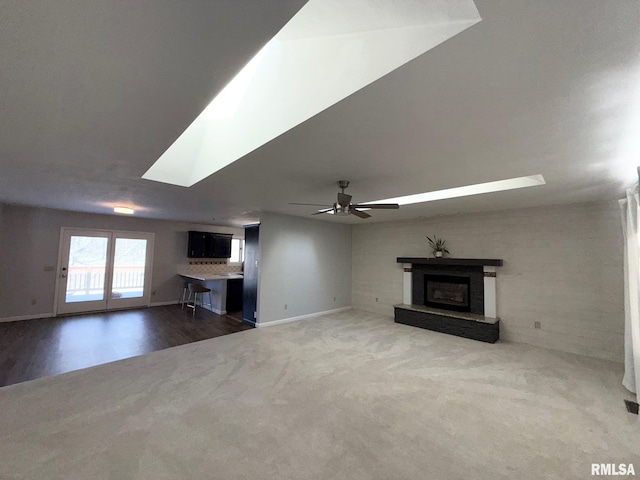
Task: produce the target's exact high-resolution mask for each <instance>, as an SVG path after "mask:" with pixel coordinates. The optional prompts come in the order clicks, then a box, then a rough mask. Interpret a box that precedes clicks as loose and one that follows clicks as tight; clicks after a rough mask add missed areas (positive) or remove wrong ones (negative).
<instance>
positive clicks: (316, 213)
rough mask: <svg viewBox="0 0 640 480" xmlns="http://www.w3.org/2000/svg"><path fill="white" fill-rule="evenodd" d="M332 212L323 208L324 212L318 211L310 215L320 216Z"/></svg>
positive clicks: (331, 209) (330, 209)
mask: <svg viewBox="0 0 640 480" xmlns="http://www.w3.org/2000/svg"><path fill="white" fill-rule="evenodd" d="M329 212H333V208H325V209H324V210H320V211H319V212H315V213H312V214H311V215H322V214H323V213H329Z"/></svg>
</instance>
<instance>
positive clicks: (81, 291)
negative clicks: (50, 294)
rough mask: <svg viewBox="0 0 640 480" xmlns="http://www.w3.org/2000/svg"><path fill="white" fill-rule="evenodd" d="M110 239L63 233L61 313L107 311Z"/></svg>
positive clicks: (98, 234)
mask: <svg viewBox="0 0 640 480" xmlns="http://www.w3.org/2000/svg"><path fill="white" fill-rule="evenodd" d="M110 239H111V235H110V234H109V233H108V232H82V231H73V230H71V231H69V230H67V231H65V232H63V235H62V252H61V253H62V255H61V257H62V258H61V264H60V267H59V272H58V273H59V275H58V276H59V285H58V291H59V293H58V313H75V312H84V311H90V310H102V309H105V308H106V306H107V292H106V288H105V287H106V285H107V276H108V259H109V242H110Z"/></svg>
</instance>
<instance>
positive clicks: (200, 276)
mask: <svg viewBox="0 0 640 480" xmlns="http://www.w3.org/2000/svg"><path fill="white" fill-rule="evenodd" d="M178 275H180V276H181V277H184V278H187V279H191V280H200V281H201V282H205V281H208V280H242V279H243V278H244V276H243V275H242V273H179V274H178Z"/></svg>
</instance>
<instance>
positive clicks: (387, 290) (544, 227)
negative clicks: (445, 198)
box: [352, 201, 624, 362]
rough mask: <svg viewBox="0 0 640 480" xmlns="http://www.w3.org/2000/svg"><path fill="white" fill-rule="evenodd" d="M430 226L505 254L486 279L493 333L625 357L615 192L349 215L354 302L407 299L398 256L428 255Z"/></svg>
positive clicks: (450, 240) (457, 251) (462, 248)
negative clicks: (489, 206)
mask: <svg viewBox="0 0 640 480" xmlns="http://www.w3.org/2000/svg"><path fill="white" fill-rule="evenodd" d="M434 234H437V235H438V237H443V238H445V239H446V240H447V246H448V247H449V250H450V251H451V257H457V258H502V259H503V260H504V265H503V266H502V267H499V268H498V269H497V273H498V274H497V277H496V278H495V279H493V280H494V281H495V283H496V294H497V305H498V316H499V317H500V338H502V339H504V340H508V341H515V342H522V343H528V344H532V345H538V346H541V347H545V348H550V349H556V350H561V351H565V352H573V353H577V354H580V355H587V356H592V357H597V358H604V359H608V360H614V361H617V362H622V361H623V359H624V342H623V338H624V297H623V266H622V254H623V247H622V228H621V223H620V212H619V208H618V202H617V201H612V202H599V203H589V204H574V205H561V206H553V207H538V208H527V209H517V210H508V211H500V212H487V213H475V214H464V215H450V216H441V217H432V218H423V219H415V220H403V221H396V222H382V223H369V224H366V223H364V222H363V223H362V224H358V225H354V226H353V247H352V252H353V254H352V259H353V262H352V263H353V287H352V292H353V299H352V304H353V308H354V309H360V310H365V311H370V312H376V313H381V314H383V315H389V316H390V317H391V316H393V305H394V304H399V303H404V301H403V288H404V265H402V264H399V263H397V262H396V258H397V257H403V256H406V257H427V256H430V255H431V253H430V251H429V248H428V246H427V239H426V238H425V236H426V235H429V236H433V235H434ZM485 315H486V313H485ZM535 322H540V326H541V328H540V329H536V328H535V326H534V325H535Z"/></svg>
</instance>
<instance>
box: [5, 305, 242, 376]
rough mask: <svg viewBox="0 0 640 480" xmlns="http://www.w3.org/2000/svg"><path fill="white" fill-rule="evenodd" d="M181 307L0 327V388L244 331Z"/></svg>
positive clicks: (230, 318) (235, 319)
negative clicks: (193, 315)
mask: <svg viewBox="0 0 640 480" xmlns="http://www.w3.org/2000/svg"><path fill="white" fill-rule="evenodd" d="M249 328H251V327H250V326H248V325H246V324H244V323H242V313H241V312H239V313H238V314H229V315H225V316H220V315H216V314H214V313H211V312H209V311H207V310H204V309H201V308H198V310H197V312H196V315H195V317H192V316H191V310H188V309H186V308H185V310H182V309H181V308H180V305H169V306H165V307H152V308H144V309H136V310H124V311H117V312H105V313H91V314H84V315H74V316H67V317H55V318H43V319H37V320H24V321H20V322H7V323H0V387H2V386H6V385H11V384H14V383H20V382H25V381H27V380H33V379H34V378H40V377H48V376H51V375H58V374H60V373H64V372H70V371H72V370H79V369H81V368H86V367H91V366H94V365H100V364H103V363H108V362H113V361H114V360H121V359H123V358H129V357H135V356H137V355H143V354H145V353H149V352H153V351H156V350H162V349H164V348H169V347H175V346H177V345H183V344H186V343H191V342H197V341H199V340H206V339H208V338H214V337H220V336H222V335H228V334H230V333H235V332H240V331H242V330H247V329H249Z"/></svg>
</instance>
